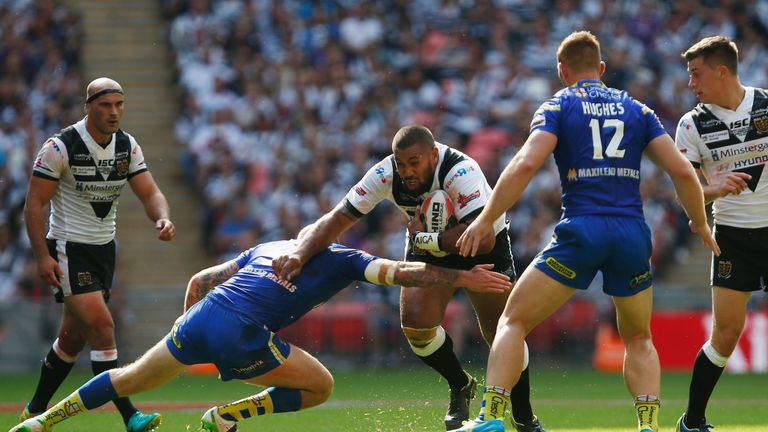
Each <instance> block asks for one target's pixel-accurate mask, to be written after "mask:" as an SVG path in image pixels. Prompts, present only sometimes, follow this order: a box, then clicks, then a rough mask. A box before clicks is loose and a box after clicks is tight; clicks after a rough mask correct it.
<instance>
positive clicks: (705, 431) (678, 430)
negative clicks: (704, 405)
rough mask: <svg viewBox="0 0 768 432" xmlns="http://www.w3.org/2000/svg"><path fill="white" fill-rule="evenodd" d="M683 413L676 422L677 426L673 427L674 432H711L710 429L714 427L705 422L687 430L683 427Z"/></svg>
mask: <svg viewBox="0 0 768 432" xmlns="http://www.w3.org/2000/svg"><path fill="white" fill-rule="evenodd" d="M684 420H685V413H683V415H681V416H680V418H679V419H678V420H677V426H675V432H711V429H714V428H715V427H714V426H712V425H711V424H708V423H707V422H706V420H705V421H702V422H701V425H700V426H699V427H695V428H693V429H691V428H689V427H688V426H686V425H685V421H684Z"/></svg>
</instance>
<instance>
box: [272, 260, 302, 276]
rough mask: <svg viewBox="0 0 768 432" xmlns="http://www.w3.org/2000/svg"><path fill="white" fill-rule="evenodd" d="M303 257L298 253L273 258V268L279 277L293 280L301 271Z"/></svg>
mask: <svg viewBox="0 0 768 432" xmlns="http://www.w3.org/2000/svg"><path fill="white" fill-rule="evenodd" d="M303 265H304V263H302V262H301V257H299V256H298V255H297V254H290V255H280V256H279V257H277V258H273V259H272V270H274V272H275V276H277V277H278V278H279V279H284V280H291V279H293V278H294V277H296V276H298V275H299V273H301V267H302V266H303Z"/></svg>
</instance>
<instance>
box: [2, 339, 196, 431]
mask: <svg viewBox="0 0 768 432" xmlns="http://www.w3.org/2000/svg"><path fill="white" fill-rule="evenodd" d="M184 369H186V365H183V364H181V363H179V361H178V360H176V359H175V358H174V357H173V355H171V353H170V351H169V350H168V347H167V346H166V343H165V341H164V340H163V341H160V342H159V343H157V344H156V345H155V346H154V347H152V348H151V349H150V350H149V351H147V352H146V353H145V354H144V355H143V356H141V358H139V360H137V361H136V362H134V363H132V364H130V365H128V366H125V367H122V368H117V369H112V370H109V371H105V372H102V373H100V374H99V375H97V376H95V377H94V378H92V379H91V380H90V381H88V382H87V383H85V384H83V385H82V386H80V388H78V389H77V390H75V391H74V392H73V393H72V394H70V395H69V396H68V397H67V398H65V399H64V400H62V401H61V402H59V403H57V404H56V405H54V406H53V407H51V409H49V410H47V411H46V412H44V413H43V414H41V415H39V416H37V417H34V418H31V419H29V420H27V421H25V422H24V423H22V424H21V425H18V426H17V427H16V428H14V429H11V430H12V431H16V430H19V431H24V430H28V431H32V432H34V431H46V430H50V429H51V428H53V426H55V425H56V424H58V423H61V422H62V421H64V420H67V419H70V418H72V417H74V416H76V415H79V414H82V413H85V412H88V411H90V410H93V409H95V408H98V407H100V406H102V405H104V404H106V403H108V402H110V401H113V400H115V399H117V398H119V397H120V396H128V395H131V394H135V393H139V392H143V391H146V390H150V389H153V388H155V387H158V386H160V385H163V384H165V383H167V382H168V381H170V380H171V379H173V378H174V377H176V376H177V375H178V374H179V373H181V372H182V371H183V370H184ZM160 420H161V418H160V416H159V415H158V416H152V417H151V418H148V419H147V421H146V422H142V423H141V425H139V424H138V423H137V424H136V427H137V428H139V427H140V429H138V430H141V431H151V430H154V429H155V428H156V427H157V426H159V425H160ZM23 427H27V428H28V429H22V428H23Z"/></svg>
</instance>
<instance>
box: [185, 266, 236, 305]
mask: <svg viewBox="0 0 768 432" xmlns="http://www.w3.org/2000/svg"><path fill="white" fill-rule="evenodd" d="M238 270H240V266H239V265H238V264H237V261H235V260H231V261H227V262H225V263H221V264H219V265H215V266H213V267H208V268H207V269H205V270H201V271H199V272H197V273H196V274H195V275H194V276H192V278H191V279H189V283H187V293H186V295H185V296H184V312H186V311H187V310H188V309H189V308H191V307H192V305H194V304H195V303H197V302H199V301H200V300H202V298H203V297H205V296H206V295H208V292H209V291H211V290H212V289H213V288H214V287H215V286H216V285H218V284H220V283H222V282H224V281H226V280H227V279H229V278H230V277H232V275H233V274H235V273H237V271H238Z"/></svg>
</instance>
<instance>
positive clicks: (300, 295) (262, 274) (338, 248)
mask: <svg viewBox="0 0 768 432" xmlns="http://www.w3.org/2000/svg"><path fill="white" fill-rule="evenodd" d="M296 245H297V243H296V240H283V241H276V242H271V243H264V244H261V245H257V246H255V247H253V248H251V249H248V250H246V251H245V252H243V253H241V254H240V255H239V256H238V257H237V258H236V259H235V261H236V262H237V264H238V265H239V266H240V270H239V271H238V272H237V273H236V274H234V275H233V276H232V277H231V278H229V280H227V281H226V282H224V283H222V284H220V285H218V286H217V287H215V288H214V289H213V290H211V292H210V293H208V298H209V299H210V300H211V301H214V302H216V303H218V304H221V305H224V306H225V307H227V308H229V309H234V310H236V311H238V312H240V313H241V314H242V316H243V318H244V319H246V320H249V321H251V322H258V323H260V324H263V325H265V326H266V327H267V328H268V329H269V330H270V331H273V332H276V331H277V330H279V329H281V328H283V327H285V326H287V325H288V324H291V323H292V322H294V321H296V320H298V319H299V318H301V317H302V316H303V315H304V314H306V313H307V312H309V311H310V310H311V309H313V308H314V307H316V306H319V305H321V304H323V303H325V302H326V301H327V300H328V299H330V298H331V297H333V296H334V295H335V294H336V293H338V292H339V291H341V290H342V289H344V288H345V287H347V286H348V285H349V284H350V283H351V282H352V281H355V280H365V268H366V267H367V266H368V264H369V263H370V262H371V261H373V260H375V259H377V258H378V257H375V256H373V255H370V254H368V253H365V252H363V251H361V250H357V249H351V248H348V247H346V246H343V245H340V244H335V243H334V244H332V245H331V246H329V247H327V248H326V249H325V250H324V251H322V252H320V253H318V254H317V255H315V256H314V257H312V259H310V260H309V261H307V263H306V264H305V265H304V267H303V268H302V270H301V273H300V274H299V275H298V276H296V277H294V278H293V279H292V280H291V281H288V282H286V281H278V280H277V277H276V276H275V274H274V272H273V271H272V259H273V258H275V257H277V256H280V255H282V254H285V253H287V252H290V251H291V250H292V249H294V248H295V247H296Z"/></svg>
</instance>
